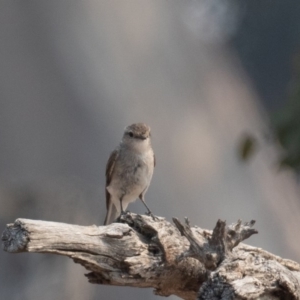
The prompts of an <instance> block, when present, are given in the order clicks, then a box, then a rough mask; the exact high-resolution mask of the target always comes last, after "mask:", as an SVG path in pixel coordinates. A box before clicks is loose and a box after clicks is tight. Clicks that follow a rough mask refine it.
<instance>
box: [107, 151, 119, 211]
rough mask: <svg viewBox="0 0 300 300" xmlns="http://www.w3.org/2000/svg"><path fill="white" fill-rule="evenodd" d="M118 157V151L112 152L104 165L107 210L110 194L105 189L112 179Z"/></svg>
mask: <svg viewBox="0 0 300 300" xmlns="http://www.w3.org/2000/svg"><path fill="white" fill-rule="evenodd" d="M118 155H119V151H118V150H114V151H113V152H112V153H111V155H110V157H109V159H108V162H107V164H106V172H105V176H106V185H105V195H106V208H107V209H108V208H109V200H110V193H109V192H108V190H107V189H106V188H107V187H108V186H109V184H110V182H111V178H112V174H113V171H114V168H115V165H116V160H117V158H118Z"/></svg>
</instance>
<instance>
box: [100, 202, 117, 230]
mask: <svg viewBox="0 0 300 300" xmlns="http://www.w3.org/2000/svg"><path fill="white" fill-rule="evenodd" d="M118 215H119V213H118V211H117V209H116V207H115V205H114V204H113V203H112V201H110V203H109V205H108V208H107V213H106V217H105V221H104V225H108V224H111V223H112V222H113V221H114V220H115V219H116V218H117V217H118Z"/></svg>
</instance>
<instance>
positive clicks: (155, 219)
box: [146, 211, 159, 221]
mask: <svg viewBox="0 0 300 300" xmlns="http://www.w3.org/2000/svg"><path fill="white" fill-rule="evenodd" d="M146 215H147V216H150V217H151V218H152V219H153V221H158V220H159V219H158V217H156V216H155V215H153V213H152V212H151V211H147V212H146Z"/></svg>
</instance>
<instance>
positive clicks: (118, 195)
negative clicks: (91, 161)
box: [104, 123, 156, 225]
mask: <svg viewBox="0 0 300 300" xmlns="http://www.w3.org/2000/svg"><path fill="white" fill-rule="evenodd" d="M155 164H156V162H155V155H154V152H153V149H152V146H151V129H150V127H149V126H148V125H146V124H144V123H134V124H132V125H130V126H127V127H126V128H125V130H124V134H123V138H122V140H121V142H120V144H119V146H118V147H117V148H116V149H115V150H114V151H112V153H111V154H110V157H109V159H108V162H107V164H106V173H105V175H106V186H105V194H106V209H107V213H106V218H105V221H104V225H108V224H111V223H112V222H113V221H114V220H115V219H116V218H117V217H118V216H119V215H121V214H124V213H125V210H126V208H127V206H128V205H129V203H131V202H134V201H135V200H137V198H139V199H140V200H141V201H142V202H143V204H144V205H145V207H146V208H147V210H148V214H149V215H151V216H152V217H153V214H152V212H151V210H150V209H149V207H148V206H147V204H146V202H145V194H146V192H147V190H148V188H149V185H150V182H151V179H152V175H153V171H154V167H155Z"/></svg>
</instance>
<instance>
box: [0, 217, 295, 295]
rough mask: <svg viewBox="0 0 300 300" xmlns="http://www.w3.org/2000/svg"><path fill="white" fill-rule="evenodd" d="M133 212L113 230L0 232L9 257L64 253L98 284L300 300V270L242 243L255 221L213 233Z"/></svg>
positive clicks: (14, 228) (58, 227) (43, 226)
mask: <svg viewBox="0 0 300 300" xmlns="http://www.w3.org/2000/svg"><path fill="white" fill-rule="evenodd" d="M173 221H174V224H175V226H174V225H173V224H171V223H169V222H167V221H166V220H165V219H163V218H156V219H155V220H153V219H152V218H151V217H149V216H141V215H136V214H133V213H128V214H126V215H123V216H121V218H120V220H119V222H118V223H113V224H110V225H108V226H95V225H94V226H78V225H70V224H64V223H55V222H45V221H35V220H28V219H17V220H16V221H15V223H13V224H8V225H7V227H6V229H5V230H4V232H3V234H2V245H3V249H4V251H7V252H11V253H18V252H37V253H38V252H40V253H41V252H42V253H53V254H59V255H65V256H68V257H70V258H72V259H73V260H74V261H75V262H76V263H79V264H81V265H82V266H84V267H85V268H86V269H87V270H89V271H90V273H88V274H86V276H87V278H88V280H89V282H91V283H96V284H106V285H118V286H131V287H140V288H154V292H155V294H157V295H160V296H169V295H177V296H178V297H181V298H183V299H188V300H189V299H196V298H198V299H300V272H299V271H300V266H299V264H297V263H296V262H293V261H291V260H287V259H282V258H280V257H278V256H275V255H273V254H271V253H269V252H266V251H264V250H262V249H260V248H255V247H251V246H248V245H245V244H242V243H241V242H242V241H243V240H245V239H247V238H248V237H250V236H251V235H252V234H255V233H257V231H256V230H255V229H253V225H254V221H251V222H249V223H244V224H243V223H242V222H241V221H238V222H237V223H236V224H232V225H230V226H226V223H225V222H224V221H221V220H219V221H218V222H217V224H216V227H215V228H214V230H213V231H212V232H211V231H209V230H204V229H201V228H199V227H191V226H190V224H189V222H188V221H187V220H186V222H185V224H182V223H181V222H180V221H179V220H178V219H175V218H174V219H173Z"/></svg>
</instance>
